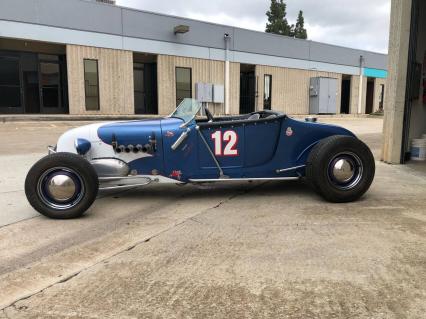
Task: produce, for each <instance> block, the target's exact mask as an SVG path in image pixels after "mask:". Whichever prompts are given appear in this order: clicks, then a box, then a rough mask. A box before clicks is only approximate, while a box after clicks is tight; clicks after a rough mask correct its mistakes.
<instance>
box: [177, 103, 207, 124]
mask: <svg viewBox="0 0 426 319" xmlns="http://www.w3.org/2000/svg"><path fill="white" fill-rule="evenodd" d="M200 109H201V103H200V102H198V101H197V100H194V99H184V100H183V101H182V102H181V103H180V104H179V106H178V107H177V108H176V110H175V111H174V112H173V113H172V114H171V115H170V117H177V118H180V119H182V120H183V121H184V122H185V123H187V122H189V121H191V120H192V119H193V118H194V117H195V115H197V113H198V112H199V111H200Z"/></svg>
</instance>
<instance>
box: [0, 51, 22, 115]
mask: <svg viewBox="0 0 426 319" xmlns="http://www.w3.org/2000/svg"><path fill="white" fill-rule="evenodd" d="M20 85H21V83H20V79H19V60H18V59H16V58H9V57H0V107H20V106H21V86H20Z"/></svg>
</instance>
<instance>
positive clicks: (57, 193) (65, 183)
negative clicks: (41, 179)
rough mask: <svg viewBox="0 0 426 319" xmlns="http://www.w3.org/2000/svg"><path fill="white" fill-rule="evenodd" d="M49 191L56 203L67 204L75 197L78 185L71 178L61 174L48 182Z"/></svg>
mask: <svg viewBox="0 0 426 319" xmlns="http://www.w3.org/2000/svg"><path fill="white" fill-rule="evenodd" d="M47 190H48V192H49V194H50V196H51V197H52V198H53V199H54V200H55V201H58V202H66V201H68V200H70V199H71V198H72V197H73V196H74V194H75V191H76V185H75V182H74V180H73V179H72V178H71V177H69V176H67V175H62V174H59V175H55V176H53V177H51V178H50V179H49V180H48V181H47Z"/></svg>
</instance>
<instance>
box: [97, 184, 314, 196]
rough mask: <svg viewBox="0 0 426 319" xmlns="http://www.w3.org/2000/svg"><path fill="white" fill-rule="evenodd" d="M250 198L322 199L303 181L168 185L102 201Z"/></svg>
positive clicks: (120, 193) (106, 193)
mask: <svg viewBox="0 0 426 319" xmlns="http://www.w3.org/2000/svg"><path fill="white" fill-rule="evenodd" d="M245 194H250V196H262V197H263V196H285V197H292V196H297V197H299V196H303V197H310V198H312V199H317V198H319V197H318V196H317V194H316V193H315V191H314V190H313V189H312V188H311V187H309V185H307V184H306V183H305V182H303V181H263V182H261V181H255V182H217V183H205V184H185V185H166V184H157V185H149V186H143V187H138V188H132V189H128V190H122V191H115V192H114V191H102V192H100V194H99V196H98V198H99V199H100V198H117V199H118V198H123V199H124V198H128V199H129V198H141V199H142V198H150V199H155V198H165V197H185V198H192V199H196V198H205V197H209V198H211V197H228V196H239V195H245Z"/></svg>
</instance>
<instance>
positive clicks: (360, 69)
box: [358, 55, 364, 114]
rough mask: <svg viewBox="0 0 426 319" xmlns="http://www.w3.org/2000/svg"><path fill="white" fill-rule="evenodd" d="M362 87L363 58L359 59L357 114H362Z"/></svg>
mask: <svg viewBox="0 0 426 319" xmlns="http://www.w3.org/2000/svg"><path fill="white" fill-rule="evenodd" d="M363 86H364V57H363V56H362V55H361V56H360V57H359V92H358V114H361V113H362V98H363V94H362V93H363V92H364V91H363Z"/></svg>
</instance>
